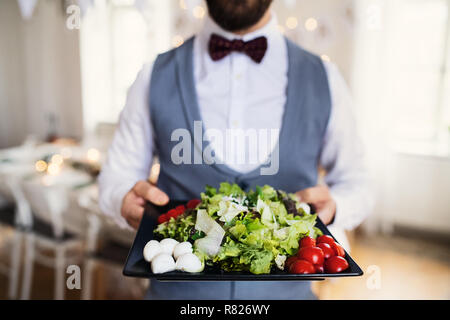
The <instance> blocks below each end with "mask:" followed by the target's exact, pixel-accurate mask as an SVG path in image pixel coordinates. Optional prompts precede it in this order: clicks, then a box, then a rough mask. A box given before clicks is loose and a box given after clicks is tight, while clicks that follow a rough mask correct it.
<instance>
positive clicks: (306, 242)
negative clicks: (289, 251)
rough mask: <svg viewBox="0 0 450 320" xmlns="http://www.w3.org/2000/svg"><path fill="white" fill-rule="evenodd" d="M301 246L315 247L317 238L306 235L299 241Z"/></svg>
mask: <svg viewBox="0 0 450 320" xmlns="http://www.w3.org/2000/svg"><path fill="white" fill-rule="evenodd" d="M299 245H300V248H304V247H315V246H316V239H314V238H311V237H304V238H302V239H301V240H300V242H299Z"/></svg>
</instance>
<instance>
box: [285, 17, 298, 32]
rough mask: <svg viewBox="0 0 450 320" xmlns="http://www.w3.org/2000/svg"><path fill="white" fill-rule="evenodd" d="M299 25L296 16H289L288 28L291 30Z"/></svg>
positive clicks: (287, 20)
mask: <svg viewBox="0 0 450 320" xmlns="http://www.w3.org/2000/svg"><path fill="white" fill-rule="evenodd" d="M297 25H298V20H297V18H296V17H289V18H287V19H286V27H287V28H288V29H291V30H292V29H295V28H297Z"/></svg>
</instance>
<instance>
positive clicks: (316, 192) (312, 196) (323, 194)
mask: <svg viewBox="0 0 450 320" xmlns="http://www.w3.org/2000/svg"><path fill="white" fill-rule="evenodd" d="M296 195H297V197H298V198H299V200H300V201H302V202H307V203H319V202H323V201H327V200H328V199H329V195H328V190H327V188H326V187H324V186H317V187H312V188H307V189H303V190H300V191H298V192H297V193H296Z"/></svg>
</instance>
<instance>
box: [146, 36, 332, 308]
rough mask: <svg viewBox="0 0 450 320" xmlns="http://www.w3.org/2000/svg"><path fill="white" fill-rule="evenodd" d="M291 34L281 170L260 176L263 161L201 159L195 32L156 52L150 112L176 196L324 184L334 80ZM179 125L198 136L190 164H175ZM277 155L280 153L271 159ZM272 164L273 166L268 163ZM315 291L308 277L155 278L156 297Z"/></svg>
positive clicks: (167, 184)
mask: <svg viewBox="0 0 450 320" xmlns="http://www.w3.org/2000/svg"><path fill="white" fill-rule="evenodd" d="M286 41H287V48H288V66H289V68H288V86H287V92H286V94H287V99H286V105H285V109H284V115H283V120H282V127H281V131H280V136H279V141H278V148H275V149H278V150H279V154H278V155H277V154H275V153H272V157H276V156H279V170H278V173H277V174H275V175H261V174H260V173H261V171H260V168H257V169H255V170H253V171H251V172H249V173H245V174H241V173H239V172H236V171H235V170H233V169H231V168H230V167H228V166H226V165H224V164H218V163H215V164H211V165H208V164H205V163H202V164H194V160H195V159H194V158H195V157H196V156H197V157H198V156H199V155H200V157H201V152H202V150H204V148H206V146H207V145H208V142H207V141H203V139H199V140H197V141H196V142H195V143H194V121H201V115H200V110H199V106H198V102H197V96H196V89H195V83H194V72H193V70H194V68H193V38H191V39H189V40H188V41H186V42H185V43H184V44H183V45H182V46H180V47H178V48H176V49H174V50H171V51H169V52H166V53H163V54H161V55H159V56H158V58H157V59H156V61H155V63H154V66H153V71H152V76H151V81H150V92H151V94H150V101H149V103H150V118H151V121H152V126H153V129H154V139H155V145H156V150H157V153H158V156H159V159H160V163H161V171H160V176H159V179H158V187H159V188H161V189H162V190H163V191H165V192H166V193H167V194H168V195H169V197H170V198H171V199H179V200H186V199H192V198H198V197H199V194H200V192H202V191H203V190H204V188H205V185H206V184H208V185H211V186H214V187H218V185H219V183H220V182H223V181H228V182H236V183H238V184H239V185H240V186H241V187H242V188H243V189H245V190H248V189H251V188H254V187H255V186H256V185H261V186H262V185H264V184H269V185H271V186H273V187H274V188H276V189H282V190H285V191H287V192H295V191H298V190H301V189H304V188H308V187H312V186H314V185H315V184H316V183H317V174H318V160H319V155H320V151H321V146H322V141H323V138H324V134H325V130H326V127H327V124H328V119H329V116H330V109H331V99H330V92H329V87H328V79H327V75H326V71H325V68H324V66H323V63H322V61H321V59H320V58H319V57H317V56H314V55H312V54H311V53H309V52H306V51H305V50H303V49H301V48H300V47H298V46H296V45H295V44H293V43H292V42H291V41H289V40H286ZM179 128H184V129H187V130H189V132H190V134H191V138H192V148H191V164H184V163H182V164H174V163H173V162H172V160H171V154H172V149H173V147H174V146H175V145H177V144H179V142H180V141H178V140H177V141H171V136H172V133H173V132H174V131H175V130H176V129H179ZM272 160H273V159H272ZM265 166H266V167H267V166H268V165H265ZM311 297H313V296H312V295H311V293H310V290H309V285H308V284H307V283H304V282H252V283H249V282H213V283H211V282H209V283H206V282H193V283H191V282H189V283H187V282H179V283H173V282H169V283H164V282H159V281H153V282H152V284H151V287H150V291H149V298H153V299H197V298H199V299H264V298H265V299H302V298H311Z"/></svg>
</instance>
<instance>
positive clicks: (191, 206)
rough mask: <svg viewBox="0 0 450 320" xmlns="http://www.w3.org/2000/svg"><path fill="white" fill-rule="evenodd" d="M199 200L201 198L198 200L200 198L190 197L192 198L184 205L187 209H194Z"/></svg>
mask: <svg viewBox="0 0 450 320" xmlns="http://www.w3.org/2000/svg"><path fill="white" fill-rule="evenodd" d="M201 202H202V200H200V199H192V200H189V202H188V203H187V204H186V207H187V208H188V209H195V208H197V206H198V205H199V204H200V203H201Z"/></svg>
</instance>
